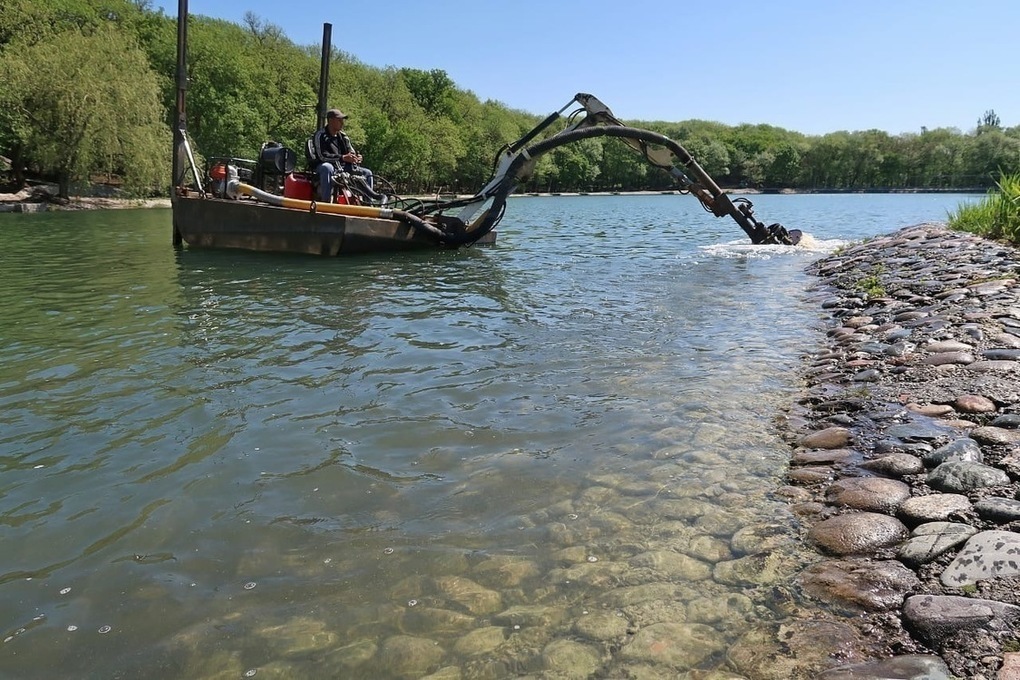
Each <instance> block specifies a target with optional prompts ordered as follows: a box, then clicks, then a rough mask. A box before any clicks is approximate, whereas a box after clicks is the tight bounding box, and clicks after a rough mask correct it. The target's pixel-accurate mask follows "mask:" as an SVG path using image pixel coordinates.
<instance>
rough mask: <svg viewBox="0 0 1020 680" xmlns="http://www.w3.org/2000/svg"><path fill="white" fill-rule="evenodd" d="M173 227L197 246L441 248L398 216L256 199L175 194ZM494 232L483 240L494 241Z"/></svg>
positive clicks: (331, 251)
mask: <svg viewBox="0 0 1020 680" xmlns="http://www.w3.org/2000/svg"><path fill="white" fill-rule="evenodd" d="M172 203H173V220H174V229H175V230H176V231H177V233H179V234H180V236H181V238H182V240H183V241H184V243H186V244H187V245H188V246H190V247H195V248H238V249H242V250H257V251H265V252H275V253H304V254H309V255H334V256H335V255H351V254H358V253H383V252H396V251H404V250H421V249H426V248H441V247H443V246H441V245H439V244H437V243H436V240H435V238H433V237H432V236H431V235H430V234H427V233H423V232H422V231H420V230H418V229H415V228H414V227H412V226H410V225H408V224H405V223H403V222H400V221H398V220H390V219H380V218H372V217H354V216H349V215H335V214H327V213H316V212H311V211H308V210H295V209H293V208H282V207H276V206H272V205H266V204H264V203H258V202H256V201H249V200H230V199H221V198H202V197H201V196H199V195H198V194H197V193H189V194H188V195H187V196H175V197H174V198H173V201H172ZM494 240H495V233H492V232H490V233H489V234H486V236H485V238H483V239H481V240H480V241H479V243H492V242H493V241H494Z"/></svg>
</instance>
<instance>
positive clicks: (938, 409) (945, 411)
mask: <svg viewBox="0 0 1020 680" xmlns="http://www.w3.org/2000/svg"><path fill="white" fill-rule="evenodd" d="M905 408H906V409H907V410H908V411H910V412H912V413H917V414H918V415H922V416H928V417H929V418H941V417H942V416H948V415H949V414H950V413H954V412H955V410H954V409H953V407H952V406H950V405H949V404H907V405H906V407H905Z"/></svg>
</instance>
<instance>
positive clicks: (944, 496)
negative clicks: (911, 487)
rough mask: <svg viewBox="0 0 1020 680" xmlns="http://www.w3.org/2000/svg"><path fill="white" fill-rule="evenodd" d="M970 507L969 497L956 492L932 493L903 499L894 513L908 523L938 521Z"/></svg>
mask: <svg viewBox="0 0 1020 680" xmlns="http://www.w3.org/2000/svg"><path fill="white" fill-rule="evenodd" d="M969 509H970V499H968V498H967V497H966V496H964V495H963V494H958V493H933V494H928V495H926V496H913V497H911V498H908V499H907V500H905V501H903V502H902V503H901V504H900V507H899V508H898V509H897V511H896V515H897V516H898V517H899V518H900V519H902V520H903V521H905V522H907V523H908V524H918V523H924V522H938V521H942V520H946V519H949V518H950V517H951V516H953V515H955V514H958V513H962V512H966V511H967V510H969Z"/></svg>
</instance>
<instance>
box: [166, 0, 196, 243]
mask: <svg viewBox="0 0 1020 680" xmlns="http://www.w3.org/2000/svg"><path fill="white" fill-rule="evenodd" d="M187 62H188V0H177V75H176V80H177V113H176V120H175V121H174V157H173V176H172V177H173V181H172V186H171V187H170V198H171V200H173V199H174V198H176V196H177V187H178V186H180V185H182V184H183V183H184V172H185V168H186V167H187V166H186V165H185V164H186V163H187V150H188V149H187V143H188V140H187V136H186V135H187V116H186V114H185V102H184V96H185V92H186V90H187V89H188V69H187ZM195 181H198V178H197V177H196V178H195ZM182 242H183V239H182V237H181V232H180V229H178V228H177V218H176V217H174V233H173V244H174V245H175V246H180V245H181V244H182Z"/></svg>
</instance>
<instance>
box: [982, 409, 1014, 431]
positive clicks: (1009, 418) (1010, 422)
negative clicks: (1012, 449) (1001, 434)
mask: <svg viewBox="0 0 1020 680" xmlns="http://www.w3.org/2000/svg"><path fill="white" fill-rule="evenodd" d="M989 425H990V426H991V427H999V428H1005V429H1007V430H1015V429H1017V428H1020V414H1016V413H1007V414H1005V415H1001V416H998V417H997V418H996V419H995V420H993V421H992V422H991V423H989Z"/></svg>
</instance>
